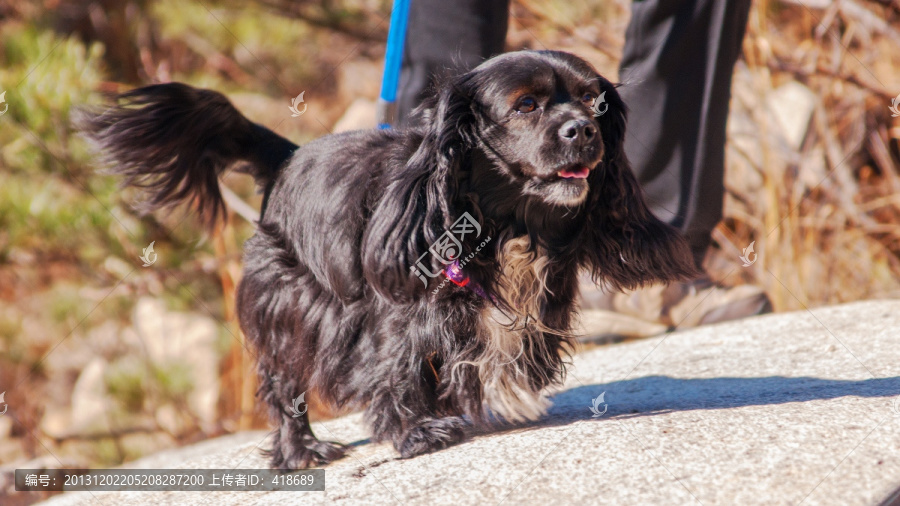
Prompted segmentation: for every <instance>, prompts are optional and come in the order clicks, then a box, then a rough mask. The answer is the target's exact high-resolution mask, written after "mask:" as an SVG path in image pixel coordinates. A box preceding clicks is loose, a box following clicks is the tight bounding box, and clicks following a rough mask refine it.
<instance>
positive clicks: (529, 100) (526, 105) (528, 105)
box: [516, 97, 537, 113]
mask: <svg viewBox="0 0 900 506" xmlns="http://www.w3.org/2000/svg"><path fill="white" fill-rule="evenodd" d="M535 109H537V100H535V99H534V97H523V98H521V99H520V100H519V103H518V105H516V111H518V112H521V113H528V112H531V111H533V110H535Z"/></svg>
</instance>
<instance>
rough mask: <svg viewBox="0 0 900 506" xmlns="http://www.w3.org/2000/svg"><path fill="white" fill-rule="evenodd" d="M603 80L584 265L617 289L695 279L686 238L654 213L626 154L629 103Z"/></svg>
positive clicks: (693, 266)
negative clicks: (600, 150) (599, 151)
mask: <svg viewBox="0 0 900 506" xmlns="http://www.w3.org/2000/svg"><path fill="white" fill-rule="evenodd" d="M600 83H601V92H605V93H606V95H605V97H606V101H607V102H608V103H609V108H608V111H607V112H606V113H605V114H603V115H602V116H600V117H599V118H597V121H598V122H599V123H600V133H601V136H602V138H603V142H604V146H603V147H604V155H603V161H602V162H601V164H600V165H599V166H598V167H597V168H596V169H595V170H593V171H591V175H590V176H589V180H588V183H589V185H590V191H589V192H588V202H587V214H588V216H587V220H588V223H587V227H586V228H585V234H586V235H587V238H586V239H587V240H586V241H584V243H583V244H584V248H585V249H584V250H583V251H584V254H585V256H586V258H585V264H587V266H588V267H589V268H590V269H591V273H592V275H593V278H594V280H595V281H604V282H606V283H608V284H609V285H611V286H613V287H614V288H616V289H623V288H635V287H638V286H640V285H643V284H645V283H650V282H654V281H675V280H679V279H686V278H690V277H694V276H696V275H697V274H698V272H697V269H696V267H695V265H694V261H693V257H692V255H691V252H690V248H689V247H688V245H687V242H686V241H685V240H684V238H682V237H681V235H680V234H679V233H678V231H677V230H675V229H674V228H673V227H671V226H670V225H668V224H666V223H664V222H662V221H661V220H659V219H658V218H656V217H655V216H653V214H652V213H651V212H650V209H649V208H648V207H647V204H646V202H645V200H644V195H643V191H642V190H641V187H640V185H639V183H638V181H637V179H636V178H635V176H634V174H633V173H632V171H631V166H630V165H629V163H628V158H627V157H626V156H625V149H624V141H625V120H626V114H627V111H626V107H625V103H624V102H623V101H622V98H621V97H620V96H619V93H618V92H617V91H616V89H615V87H614V86H613V85H612V84H610V83H609V82H608V81H606V80H605V79H602V78H601V79H600Z"/></svg>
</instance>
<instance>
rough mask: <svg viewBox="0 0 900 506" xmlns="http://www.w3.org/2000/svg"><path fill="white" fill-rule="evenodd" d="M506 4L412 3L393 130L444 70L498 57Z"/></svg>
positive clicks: (489, 0)
mask: <svg viewBox="0 0 900 506" xmlns="http://www.w3.org/2000/svg"><path fill="white" fill-rule="evenodd" d="M508 20H509V0H454V1H447V0H414V1H413V2H412V4H411V5H410V9H409V27H408V28H407V33H406V46H405V48H404V54H403V68H402V70H401V72H400V89H399V90H398V92H397V116H398V121H397V124H398V125H405V124H407V122H408V120H409V113H410V112H411V111H412V110H413V109H415V107H416V106H417V105H419V103H420V102H421V101H422V99H423V98H425V95H426V94H427V92H428V88H429V86H430V85H431V80H432V78H433V77H434V75H435V74H438V75H440V73H441V72H443V71H445V70H446V69H451V68H453V69H460V70H468V69H471V68H474V67H475V66H477V65H478V64H479V63H481V62H482V61H483V60H485V59H487V58H490V57H491V56H494V55H497V54H500V53H502V52H503V46H504V42H505V41H506V29H507V25H508V23H509V21H508Z"/></svg>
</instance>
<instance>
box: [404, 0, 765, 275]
mask: <svg viewBox="0 0 900 506" xmlns="http://www.w3.org/2000/svg"><path fill="white" fill-rule="evenodd" d="M508 10H509V1H508V0H465V1H459V2H457V1H454V2H449V1H447V0H414V1H413V2H412V7H411V10H410V22H409V32H408V34H407V39H406V54H405V56H404V69H403V72H402V74H401V79H400V93H399V96H398V102H399V104H398V114H399V116H400V123H401V124H403V123H404V122H405V121H406V118H408V114H409V112H410V110H411V109H412V108H413V107H414V106H415V105H416V104H418V102H419V101H420V100H421V99H422V97H423V96H424V95H425V94H426V93H427V92H428V87H429V84H430V79H431V76H432V75H434V74H435V73H439V72H441V71H444V70H446V69H448V68H459V69H461V70H464V69H469V68H472V67H474V66H476V65H477V64H478V63H479V62H481V61H482V60H484V59H485V58H489V57H490V56H493V55H495V54H498V53H500V52H502V51H503V41H504V39H505V36H506V27H507V19H508ZM749 10H750V0H635V1H634V2H633V3H632V17H631V22H630V23H629V25H628V30H627V32H626V35H625V49H624V52H623V57H622V62H621V66H620V72H619V76H620V77H619V79H620V81H621V82H622V83H624V86H622V87H621V88H619V91H620V92H621V94H622V96H623V98H624V99H625V103H626V104H628V106H629V109H630V112H629V115H628V118H629V123H628V135H627V136H626V140H625V151H626V153H627V154H628V157H629V158H630V159H631V163H632V167H633V168H634V172H635V174H636V175H637V177H638V179H639V180H640V182H641V185H642V186H643V188H644V191H645V193H646V194H647V198H648V201H649V203H650V206H651V208H652V209H653V212H654V214H656V215H657V216H659V217H660V218H661V219H663V220H665V221H667V222H669V223H671V224H672V225H674V226H676V227H678V228H679V229H680V230H681V231H682V232H683V233H684V235H685V237H686V238H687V239H688V241H689V243H690V245H691V249H692V250H693V252H694V258H695V259H696V261H697V263H698V265H699V264H701V263H702V261H703V257H704V256H705V254H706V250H707V248H708V247H709V243H710V235H711V233H712V230H713V228H714V227H715V226H716V224H718V222H719V220H721V219H722V204H723V200H724V196H725V188H724V171H725V122H726V120H727V118H728V100H729V97H730V94H731V74H732V71H733V68H734V62H735V61H736V60H737V57H738V56H739V55H740V53H741V41H742V40H743V38H744V30H745V27H746V24H747V16H748V13H749Z"/></svg>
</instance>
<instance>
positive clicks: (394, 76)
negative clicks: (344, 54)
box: [375, 0, 410, 130]
mask: <svg viewBox="0 0 900 506" xmlns="http://www.w3.org/2000/svg"><path fill="white" fill-rule="evenodd" d="M409 3H410V0H396V1H395V2H394V7H393V8H392V9H391V27H390V29H389V30H388V39H387V48H386V50H385V55H384V77H382V79H381V95H380V96H379V97H378V104H377V109H376V112H375V119H376V121H377V122H378V128H379V129H381V130H385V129H388V128H391V121H393V120H394V118H395V116H396V114H397V88H398V87H399V84H400V66H401V64H402V61H403V46H404V45H405V43H406V27H407V25H408V24H409Z"/></svg>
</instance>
